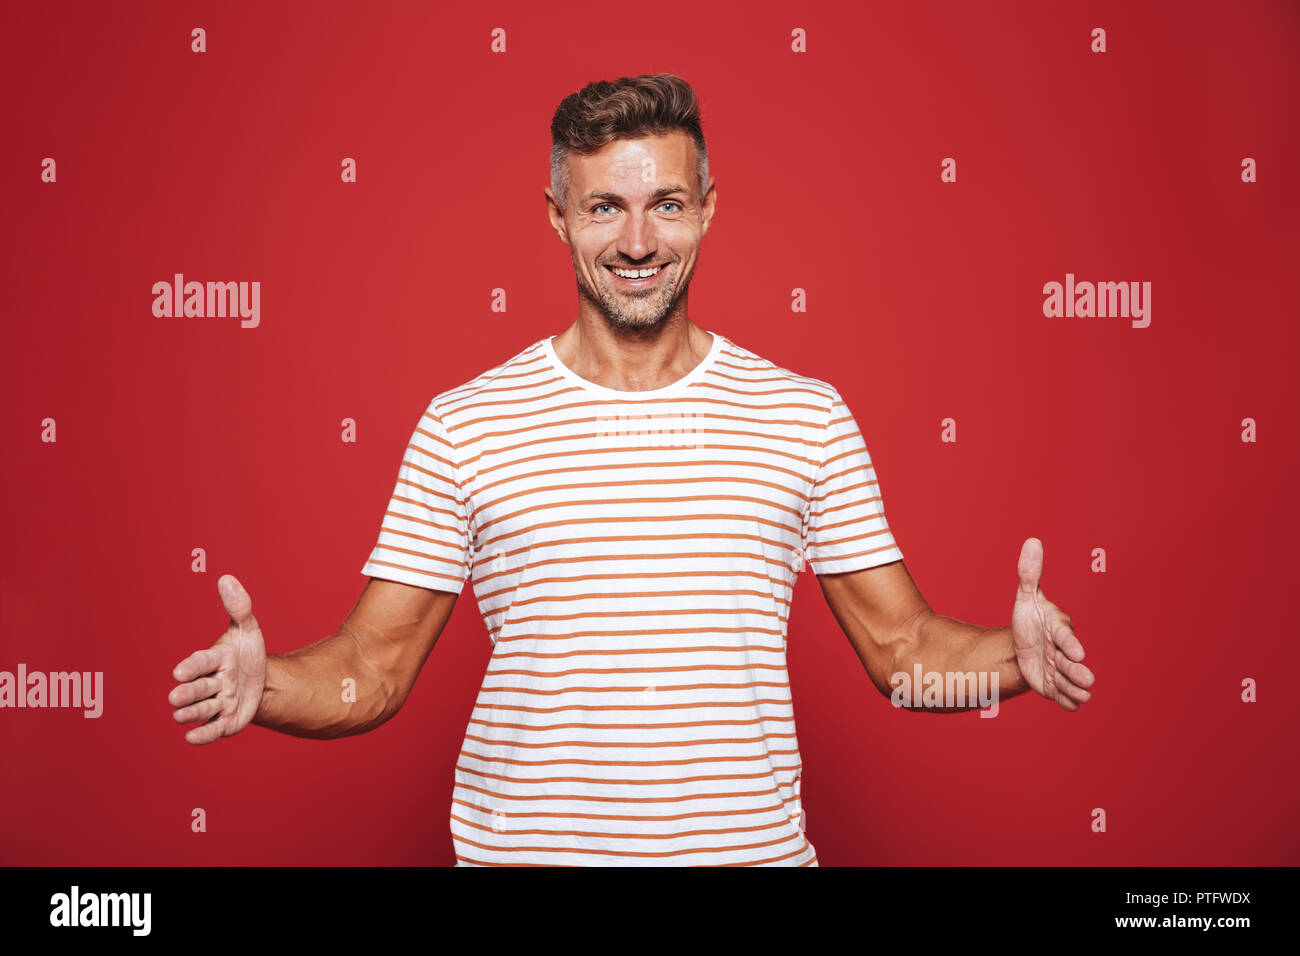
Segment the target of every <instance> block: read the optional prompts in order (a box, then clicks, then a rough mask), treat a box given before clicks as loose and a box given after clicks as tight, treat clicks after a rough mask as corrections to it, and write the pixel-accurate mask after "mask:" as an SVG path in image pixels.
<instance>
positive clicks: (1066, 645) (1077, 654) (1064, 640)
mask: <svg viewBox="0 0 1300 956" xmlns="http://www.w3.org/2000/svg"><path fill="white" fill-rule="evenodd" d="M1052 642H1053V643H1054V644H1055V645H1056V646H1057V647H1059V648H1060V649H1061V650H1063V651H1065V656H1066V657H1068V658H1069V659H1070V660H1072V661H1081V660H1083V643H1082V642H1081V641H1080V640H1079V636H1078V635H1077V634H1075V633H1074V625H1072V624H1071V623H1070V620H1069V618H1066V619H1065V620H1063V621H1062V622H1061V623H1060V624H1059V625H1058V626H1057V628H1056V630H1055V631H1053V632H1052Z"/></svg>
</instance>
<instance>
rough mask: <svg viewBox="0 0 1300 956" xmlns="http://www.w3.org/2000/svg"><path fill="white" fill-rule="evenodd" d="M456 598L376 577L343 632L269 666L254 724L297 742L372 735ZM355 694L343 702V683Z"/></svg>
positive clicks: (273, 659) (397, 704)
mask: <svg viewBox="0 0 1300 956" xmlns="http://www.w3.org/2000/svg"><path fill="white" fill-rule="evenodd" d="M456 597H457V596H456V595H455V594H453V593H452V592H450V591H435V590H431V589H429V588H421V587H415V586H413V585H409V584H401V583H399V582H397V581H386V580H383V579H381V578H371V579H370V580H369V581H368V582H367V584H366V587H365V590H363V591H362V592H361V597H360V598H359V599H358V601H357V603H356V606H355V607H353V609H352V611H351V613H350V614H348V616H347V619H346V620H344V622H343V624H342V625H341V626H340V628H339V630H338V632H337V633H335V634H332V635H330V636H329V637H327V638H325V639H323V640H321V641H317V642H316V643H315V644H312V645H309V646H308V647H304V648H300V649H298V650H296V651H290V652H289V653H287V654H274V655H271V656H269V657H268V658H267V661H266V687H265V689H264V690H263V692H262V700H261V704H260V705H259V706H258V709H257V714H256V716H254V718H253V721H252V722H253V723H255V724H258V725H259V726H262V727H268V728H270V729H271V730H278V731H280V732H282V733H287V734H292V735H294V736H297V737H314V738H330V737H345V736H348V735H351V734H361V733H365V732H366V731H369V730H373V729H374V728H376V727H378V726H379V725H380V724H382V723H383V722H384V721H386V720H388V719H389V718H390V717H392V716H393V715H394V714H396V713H397V712H398V711H399V710H400V709H401V707H402V704H403V702H405V700H406V697H407V695H408V694H409V693H410V692H411V688H412V687H413V686H414V685H415V679H416V677H417V676H418V675H419V673H420V668H421V667H423V666H424V662H425V660H426V659H427V658H428V656H429V653H430V652H431V651H432V650H433V645H434V644H435V643H437V640H438V636H439V635H440V634H441V633H442V629H443V628H444V627H445V626H446V624H447V621H448V619H449V618H450V617H451V611H452V608H453V606H454V605H455V603H456ZM348 678H351V679H352V680H354V681H355V682H356V683H355V691H354V693H352V694H349V695H348V696H349V697H353V696H354V697H355V700H351V701H350V700H345V698H344V693H343V691H344V685H343V681H344V680H345V679H348Z"/></svg>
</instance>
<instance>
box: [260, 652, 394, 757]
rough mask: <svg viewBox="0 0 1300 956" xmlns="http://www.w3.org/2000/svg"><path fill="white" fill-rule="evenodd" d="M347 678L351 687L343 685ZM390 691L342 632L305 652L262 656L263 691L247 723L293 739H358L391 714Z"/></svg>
mask: <svg viewBox="0 0 1300 956" xmlns="http://www.w3.org/2000/svg"><path fill="white" fill-rule="evenodd" d="M349 679H351V680H352V681H353V682H354V684H352V685H348V684H346V683H345V681H347V680H349ZM394 690H395V688H394V687H393V685H392V683H391V681H390V680H389V679H388V678H387V677H386V676H385V675H384V673H383V672H382V671H381V670H379V669H378V668H376V667H374V666H373V665H372V664H370V663H369V662H368V661H367V660H366V658H365V655H364V654H363V653H362V650H361V646H360V645H359V644H358V642H357V641H356V639H355V638H354V637H353V636H352V634H351V633H350V632H349V631H348V630H347V629H346V628H344V629H343V630H340V631H339V632H338V633H337V634H332V635H330V636H329V637H327V638H325V639H324V640H321V641H317V642H316V643H315V644H312V645H309V646H308V647H303V648H299V649H298V650H296V651H290V652H289V653H287V654H273V655H269V656H268V657H267V659H266V688H265V690H263V692H262V703H261V705H260V706H259V707H258V709H257V716H255V717H254V718H253V723H255V724H257V725H259V726H261V727H267V728H270V729H271V730H278V731H280V732H281V733H286V734H292V735H294V736H295V737H314V738H330V737H345V736H348V735H349V734H361V733H365V732H366V731H368V730H373V729H374V728H375V727H378V726H379V725H380V724H382V723H383V722H384V721H385V720H387V719H388V718H389V717H391V716H393V714H394V713H396V712H397V709H398V707H400V700H399V699H398V697H397V695H396V694H395V693H394Z"/></svg>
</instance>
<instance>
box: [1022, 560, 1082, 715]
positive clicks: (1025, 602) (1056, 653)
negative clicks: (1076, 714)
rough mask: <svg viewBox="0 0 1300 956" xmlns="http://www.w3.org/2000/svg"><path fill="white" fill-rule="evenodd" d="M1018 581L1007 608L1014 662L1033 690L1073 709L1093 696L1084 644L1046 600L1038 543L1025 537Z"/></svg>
mask: <svg viewBox="0 0 1300 956" xmlns="http://www.w3.org/2000/svg"><path fill="white" fill-rule="evenodd" d="M1016 571H1017V574H1018V575H1019V578H1020V585H1019V588H1018V589H1017V591H1016V603H1015V606H1014V607H1013V608H1012V611H1011V640H1012V644H1013V645H1014V647H1015V652H1016V663H1017V664H1018V665H1019V666H1020V673H1021V674H1022V675H1023V676H1024V678H1025V681H1026V683H1028V684H1029V686H1030V687H1031V688H1033V690H1034V691H1036V692H1037V693H1039V694H1041V695H1042V696H1044V697H1046V698H1047V699H1048V700H1054V701H1056V702H1057V703H1058V704H1060V705H1061V707H1062V708H1064V709H1065V710H1070V711H1074V710H1078V709H1079V707H1080V706H1081V705H1082V704H1085V703H1087V702H1088V700H1089V698H1091V697H1092V694H1091V693H1090V692H1089V690H1088V688H1089V687H1091V686H1092V685H1093V682H1094V681H1095V680H1096V678H1095V677H1094V676H1093V673H1092V671H1090V670H1089V669H1088V668H1087V667H1085V666H1084V665H1083V664H1082V663H1081V662H1082V661H1083V644H1081V643H1080V642H1079V638H1078V637H1076V636H1075V633H1074V625H1073V623H1072V622H1071V621H1070V616H1069V615H1068V614H1066V613H1065V612H1064V611H1062V610H1061V609H1060V608H1059V607H1057V606H1056V605H1055V604H1053V603H1052V602H1051V601H1049V600H1047V596H1046V595H1045V594H1043V589H1042V588H1040V587H1039V586H1038V581H1039V578H1040V577H1042V573H1043V543H1042V542H1041V541H1039V540H1038V539H1037V538H1029V539H1027V540H1026V541H1025V543H1024V545H1023V546H1022V547H1021V549H1020V561H1019V563H1018V564H1017V566H1016Z"/></svg>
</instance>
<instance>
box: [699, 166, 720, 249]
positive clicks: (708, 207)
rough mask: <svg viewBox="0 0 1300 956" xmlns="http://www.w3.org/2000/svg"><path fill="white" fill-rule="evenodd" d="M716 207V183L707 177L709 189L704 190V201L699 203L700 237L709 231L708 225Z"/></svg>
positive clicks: (711, 220)
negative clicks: (700, 213) (701, 216)
mask: <svg viewBox="0 0 1300 956" xmlns="http://www.w3.org/2000/svg"><path fill="white" fill-rule="evenodd" d="M717 207H718V181H717V180H716V179H714V178H713V177H709V188H708V189H707V190H705V193H704V200H703V202H701V203H700V208H701V210H702V215H703V223H704V226H703V228H702V229H701V230H700V235H701V236H703V235H704V234H705V233H707V232H708V231H709V224H710V223H711V222H713V213H714V212H716V211H717Z"/></svg>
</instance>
